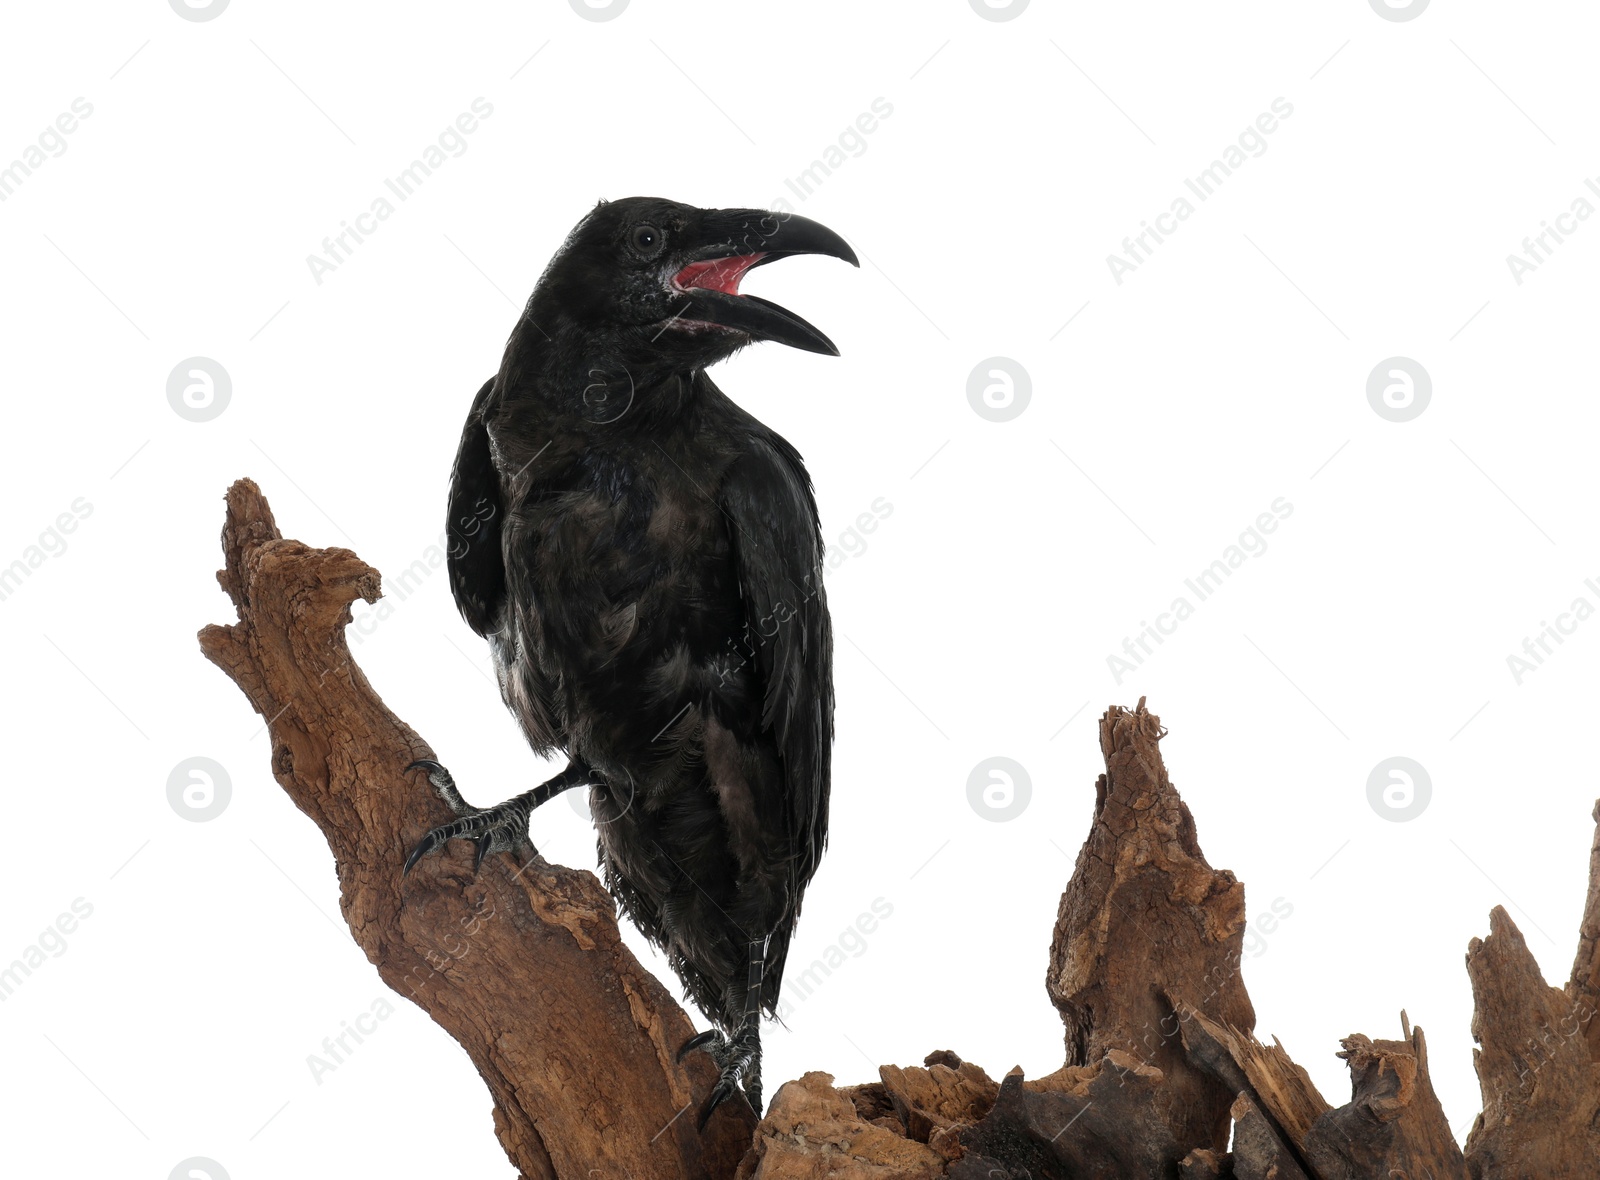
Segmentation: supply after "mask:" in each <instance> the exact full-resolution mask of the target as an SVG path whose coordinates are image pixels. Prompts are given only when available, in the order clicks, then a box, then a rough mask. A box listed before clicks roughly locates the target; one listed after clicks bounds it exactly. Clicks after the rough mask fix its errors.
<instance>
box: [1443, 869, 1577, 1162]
mask: <svg viewBox="0 0 1600 1180" xmlns="http://www.w3.org/2000/svg"><path fill="white" fill-rule="evenodd" d="M1591 894H1592V890H1591ZM1591 900H1593V898H1592V896H1591ZM1467 974H1468V975H1469V976H1470V977H1471V979H1472V994H1473V999H1474V1001H1475V1003H1476V1009H1477V1010H1476V1013H1475V1014H1474V1016H1473V1020H1472V1035H1473V1037H1474V1038H1476V1039H1477V1041H1478V1043H1479V1048H1478V1049H1477V1050H1476V1051H1475V1052H1474V1053H1473V1058H1474V1063H1475V1064H1476V1065H1477V1069H1478V1084H1479V1087H1480V1089H1482V1091H1483V1113H1482V1114H1480V1115H1479V1116H1478V1117H1477V1120H1476V1121H1475V1122H1474V1123H1473V1125H1472V1131H1471V1133H1470V1134H1469V1135H1468V1136H1467V1160H1468V1162H1469V1163H1470V1165H1471V1167H1472V1174H1473V1175H1474V1176H1476V1177H1484V1176H1495V1177H1501V1178H1504V1180H1535V1178H1538V1180H1559V1178H1565V1177H1573V1178H1576V1177H1580V1176H1582V1177H1590V1178H1592V1177H1594V1176H1595V1175H1597V1174H1600V1163H1597V1162H1596V1161H1600V1064H1597V1063H1596V1062H1595V1060H1594V1058H1593V1057H1592V1056H1591V1050H1590V1047H1589V1041H1588V1040H1587V1039H1586V1034H1587V1033H1588V1032H1589V1031H1590V1029H1591V1028H1592V1027H1593V1026H1594V1025H1595V1024H1600V1021H1596V1020H1595V1019H1594V1014H1595V1010H1594V1009H1593V1008H1592V1007H1589V1006H1588V1002H1587V1000H1583V999H1580V1000H1577V1001H1576V1002H1574V1000H1573V999H1571V998H1570V997H1569V996H1568V994H1567V993H1566V992H1564V991H1562V989H1560V988H1557V987H1550V986H1549V985H1548V984H1546V983H1545V981H1544V977H1543V976H1542V975H1541V974H1540V973H1539V965H1538V964H1537V963H1536V962H1534V958H1533V955H1532V954H1531V953H1530V952H1529V950H1528V944H1527V943H1526V942H1524V941H1523V938H1522V932H1521V931H1519V930H1518V929H1517V927H1516V923H1514V922H1513V921H1512V920H1511V917H1510V915H1509V914H1507V913H1506V912H1505V910H1504V909H1502V908H1501V907H1500V906H1496V907H1495V908H1494V912H1493V913H1491V914H1490V915H1489V937H1487V938H1475V939H1473V940H1472V945H1471V946H1470V947H1469V948H1468V950H1467ZM1575 990H1576V989H1575Z"/></svg>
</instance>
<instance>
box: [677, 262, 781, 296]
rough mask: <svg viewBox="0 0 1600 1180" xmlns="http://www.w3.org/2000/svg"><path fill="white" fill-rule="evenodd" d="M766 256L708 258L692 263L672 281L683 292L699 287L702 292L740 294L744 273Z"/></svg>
mask: <svg viewBox="0 0 1600 1180" xmlns="http://www.w3.org/2000/svg"><path fill="white" fill-rule="evenodd" d="M765 257H766V255H765V254H735V255H733V256H732V257H731V258H708V259H706V260H704V261H703V262H691V263H690V264H689V265H688V266H686V267H684V268H683V269H682V270H680V271H679V272H678V273H677V276H676V277H675V278H674V279H673V280H672V281H673V282H674V283H676V284H677V286H678V287H679V288H680V289H682V290H689V289H690V288H693V287H698V288H699V289H701V290H702V291H720V292H721V293H722V294H724V295H737V294H738V293H739V280H740V279H742V278H744V272H745V271H747V270H749V269H750V268H751V267H752V266H754V265H755V264H756V263H758V262H760V261H761V260H762V259H763V258H765Z"/></svg>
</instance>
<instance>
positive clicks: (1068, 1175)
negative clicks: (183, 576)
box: [200, 480, 1600, 1180]
mask: <svg viewBox="0 0 1600 1180" xmlns="http://www.w3.org/2000/svg"><path fill="white" fill-rule="evenodd" d="M223 553H224V559H225V564H224V568H223V569H222V570H221V571H220V572H219V573H218V575H217V577H218V580H219V582H221V584H222V587H223V589H224V590H226V591H227V592H228V594H229V596H230V597H231V598H232V599H233V602H234V605H235V607H236V608H237V610H238V614H239V621H238V622H237V623H235V624H233V625H231V626H213V627H207V628H205V630H203V631H202V632H201V634H200V643H201V648H202V650H203V651H204V653H205V655H206V656H207V658H209V659H210V660H212V662H214V663H215V664H217V665H218V666H219V667H220V668H222V669H223V671H225V672H226V673H227V674H228V675H229V676H230V677H231V678H232V679H233V681H234V682H235V683H236V684H237V685H238V686H239V688H240V689H241V690H242V691H243V692H244V694H245V696H246V697H247V698H248V699H249V701H250V703H251V705H252V706H253V707H254V708H255V709H256V711H257V712H258V713H260V714H261V715H262V717H264V718H265V719H266V721H267V727H268V731H269V734H270V737H271V749H272V770H273V774H274V776H275V777H276V778H277V780H278V782H279V784H280V785H281V786H282V787H283V789H284V791H285V792H286V793H287V794H288V795H289V797H290V798H291V799H292V800H293V801H294V803H295V804H296V805H297V806H298V807H299V808H300V809H301V810H302V811H304V812H305V813H306V814H307V815H308V816H310V817H311V819H312V820H313V821H314V822H315V823H316V824H317V826H318V827H319V828H320V829H321V831H322V833H323V835H324V837H325V838H326V839H327V841H328V846H329V849H330V850H331V852H332V854H333V860H334V868H335V871H336V872H337V874H338V879H339V886H340V892H341V897H340V906H341V909H342V911H343V913H344V916H345V919H346V921H347V922H348V923H349V925H350V932H351V935H352V937H353V938H354V939H355V941H356V942H357V943H358V944H359V945H360V946H361V948H362V949H363V950H364V951H365V952H366V954H367V957H368V958H369V959H370V960H371V961H372V963H373V964H374V965H375V966H376V967H377V969H378V973H379V975H380V976H381V977H382V978H383V979H384V981H385V982H386V983H387V984H388V985H389V986H390V987H392V988H394V989H395V990H396V991H398V992H399V993H400V994H402V995H404V996H406V997H408V998H410V999H412V1000H414V1001H415V1002H416V1003H417V1004H418V1005H420V1006H421V1007H422V1008H423V1009H425V1010H426V1011H427V1012H428V1013H429V1015H431V1016H432V1017H433V1018H434V1020H436V1021H437V1022H438V1023H439V1024H440V1025H441V1026H443V1028H444V1029H445V1030H446V1031H447V1032H449V1033H450V1034H451V1035H452V1036H454V1037H455V1038H456V1040H457V1041H458V1042H460V1044H461V1045H462V1047H463V1048H465V1049H466V1051H467V1053H468V1055H469V1056H470V1057H471V1059H472V1061H473V1063H474V1064H475V1065H476V1066H477V1067H478V1070H479V1073H480V1074H481V1075H482V1076H483V1079H484V1081H485V1083H486V1084H487V1085H488V1087H489V1091H490V1094H491V1095H492V1097H493V1099H494V1103H495V1111H494V1125H495V1132H496V1134H497V1135H498V1136H499V1139H500V1142H501V1144H502V1146H503V1147H504V1148H505V1151H506V1154H507V1155H508V1156H509V1157H510V1159H511V1160H512V1162H513V1163H514V1164H515V1165H516V1166H517V1167H518V1168H519V1169H520V1170H521V1173H522V1175H523V1176H524V1177H526V1178H529V1180H532V1178H535V1177H537V1178H540V1180H562V1178H574V1180H575V1178H580V1177H581V1178H583V1180H588V1178H589V1177H591V1176H596V1175H603V1176H616V1177H634V1178H636V1180H645V1178H649V1180H657V1178H661V1180H680V1178H681V1180H824V1178H826V1180H936V1178H938V1177H948V1178H949V1180H1008V1178H1021V1177H1028V1178H1029V1180H1368V1178H1377V1180H1468V1177H1469V1176H1470V1178H1471V1180H1535V1178H1537V1180H1565V1178H1568V1177H1570V1178H1572V1180H1577V1178H1579V1177H1583V1178H1585V1180H1593V1178H1594V1177H1597V1176H1600V1021H1597V1020H1595V1019H1593V1017H1594V1015H1595V1012H1596V1009H1597V1007H1600V831H1597V835H1596V840H1595V843H1594V845H1593V848H1592V852H1591V862H1590V883H1589V894H1588V898H1587V903H1586V905H1585V909H1584V915H1583V921H1582V926H1581V929H1580V932H1579V943H1578V952H1577V957H1576V961H1575V963H1574V966H1573V971H1572V977H1571V979H1570V980H1569V981H1568V982H1567V984H1566V986H1565V987H1564V988H1554V987H1551V986H1549V985H1548V984H1546V983H1545V981H1544V979H1543V978H1542V976H1541V975H1540V973H1539V969H1538V966H1537V964H1536V963H1535V962H1534V960H1533V957H1532V955H1531V954H1530V953H1529V952H1528V948H1527V946H1526V944H1525V943H1524V942H1523V939H1522V936H1521V934H1520V933H1519V932H1518V931H1517V928H1516V926H1515V925H1514V924H1513V923H1512V921H1511V919H1510V917H1509V916H1507V914H1506V913H1505V911H1504V910H1501V909H1496V910H1495V911H1494V912H1493V914H1492V915H1491V917H1490V933H1489V935H1488V936H1487V937H1486V938H1483V939H1474V940H1473V942H1472V945H1471V947H1470V948H1469V950H1468V954H1467V970H1468V975H1469V977H1470V979H1471V982H1472V987H1473V994H1474V998H1475V1001H1476V1015H1475V1016H1474V1019H1473V1025H1472V1034H1473V1036H1474V1037H1475V1038H1476V1039H1477V1041H1478V1043H1479V1046H1480V1047H1479V1049H1478V1052H1477V1055H1476V1059H1477V1069H1478V1076H1479V1083H1480V1087H1481V1089H1482V1092H1483V1102H1484V1107H1483V1113H1482V1114H1481V1115H1480V1116H1479V1118H1478V1120H1477V1122H1476V1124H1475V1125H1474V1127H1473V1130H1472V1134H1471V1136H1470V1137H1469V1139H1468V1143H1467V1151H1466V1153H1465V1155H1463V1153H1462V1152H1461V1150H1460V1149H1459V1148H1458V1147H1457V1146H1456V1143H1455V1141H1454V1140H1453V1139H1452V1137H1451V1135H1450V1131H1449V1127H1448V1125H1447V1123H1446V1121H1445V1118H1444V1113H1443V1111H1442V1110H1441V1109H1440V1106H1439V1102H1438V1099H1437V1097H1436V1096H1435V1094H1434V1092H1433V1087H1432V1083H1431V1080H1430V1078H1429V1074H1428V1058H1427V1046H1426V1042H1425V1041H1424V1039H1423V1036H1422V1030H1421V1029H1412V1028H1410V1027H1409V1025H1406V1027H1405V1029H1404V1036H1403V1037H1402V1038H1401V1039H1399V1040H1393V1041H1389V1040H1376V1041H1375V1040H1372V1039H1370V1038H1368V1037H1366V1036H1362V1035H1360V1034H1355V1035H1352V1036H1350V1037H1347V1038H1345V1040H1344V1042H1343V1052H1342V1053H1341V1054H1340V1055H1341V1056H1342V1057H1344V1058H1345V1059H1346V1061H1347V1062H1348V1063H1349V1068H1350V1073H1351V1083H1352V1096H1351V1100H1350V1101H1349V1102H1348V1103H1346V1104H1345V1105H1343V1106H1341V1107H1338V1108H1337V1109H1335V1108H1333V1107H1331V1106H1330V1105H1329V1104H1328V1103H1327V1102H1326V1101H1325V1100H1324V1099H1323V1097H1322V1096H1321V1095H1320V1094H1318V1093H1317V1091H1316V1088H1315V1087H1314V1086H1313V1085H1312V1084H1311V1081H1310V1078H1309V1077H1308V1076H1307V1074H1306V1072H1305V1071H1304V1070H1303V1069H1301V1068H1300V1067H1299V1066H1297V1065H1296V1064H1295V1063H1294V1062H1293V1061H1292V1060H1291V1059H1290V1058H1289V1055H1288V1053H1287V1052H1286V1051H1285V1050H1284V1048H1283V1046H1282V1045H1280V1044H1278V1043H1277V1042H1276V1041H1274V1043H1273V1044H1272V1045H1270V1046H1269V1045H1264V1044H1262V1043H1261V1042H1259V1041H1257V1040H1256V1038H1255V1037H1254V1035H1253V1029H1254V1024H1255V1013H1254V1009H1253V1008H1252V1006H1251V1003H1250V998H1249V995H1248V994H1247V992H1246V990H1245V985H1244V981H1243V979H1242V977H1241V976H1240V973H1239V965H1240V959H1241V952H1242V948H1243V937H1244V929H1245V927H1244V922H1245V898H1244V887H1243V885H1241V884H1240V883H1239V881H1238V880H1236V879H1235V878H1234V876H1233V874H1232V873H1230V872H1228V871H1226V870H1216V869H1213V868H1211V866H1210V865H1209V864H1208V863H1207V862H1206V859H1205V856H1204V854H1203V853H1202V852H1201V850H1200V844H1199V839H1198V836H1197V833H1196V828H1195V823H1194V819H1193V817H1192V816H1191V815H1190V813H1189V810H1188V808H1187V807H1186V806H1185V805H1184V803H1183V800H1182V799H1181V798H1179V796H1178V793H1177V791H1176V789H1175V788H1174V787H1173V786H1172V783H1171V781H1170V779H1169V778H1168V777H1167V772H1166V769H1165V766H1164V765H1163V763H1162V759H1161V754H1160V750H1159V745H1158V743H1159V741H1160V739H1161V737H1162V736H1163V735H1164V733H1165V731H1164V730H1163V729H1162V727H1161V723H1160V720H1159V719H1158V718H1157V717H1156V716H1154V715H1153V714H1151V713H1149V712H1148V711H1147V710H1146V709H1145V707H1144V702H1143V701H1142V700H1141V701H1140V702H1139V704H1138V706H1137V707H1136V708H1134V709H1132V710H1127V709H1122V708H1118V707H1112V708H1111V709H1110V710H1108V711H1107V713H1106V714H1105V716H1104V717H1103V718H1102V720H1101V725H1100V740H1101V749H1102V752H1103V753H1104V755H1105V760H1106V772H1105V774H1103V775H1102V776H1100V779H1099V782H1098V783H1097V784H1096V807H1095V818H1094V823H1093V826H1092V827H1091V829H1090V832H1089V835H1088V838H1087V839H1086V840H1085V841H1084V844H1083V849H1082V851H1081V852H1080V854H1079V856H1078V861H1077V865H1076V868H1075V870H1074V872H1073V875H1072V879H1071V880H1070V881H1069V882H1068V884H1067V886H1066V889H1065V891H1064V892H1063V894H1062V897H1061V903H1060V907H1059V909H1058V912H1057V919H1056V925H1055V929H1054V932H1053V937H1052V943H1051V948H1050V963H1049V970H1048V973H1047V976H1046V993H1047V995H1048V996H1049V999H1050V1000H1051V1002H1052V1003H1053V1004H1054V1005H1055V1007H1056V1009H1057V1010H1058V1011H1059V1013H1060V1015H1061V1018H1062V1021H1063V1023H1064V1025H1065V1027H1066V1036H1065V1042H1066V1054H1065V1062H1064V1064H1063V1066H1062V1067H1061V1068H1060V1069H1058V1070H1057V1071H1056V1072H1054V1073H1052V1074H1049V1075H1047V1076H1045V1077H1042V1078H1037V1079H1033V1080H1025V1079H1024V1078H1023V1077H1022V1074H1021V1072H1020V1071H1019V1070H1012V1071H1011V1072H1010V1073H1008V1074H1007V1075H1006V1076H1005V1077H1004V1078H1003V1079H1002V1081H1001V1082H999V1083H998V1084H997V1083H996V1082H994V1081H993V1080H992V1079H991V1078H990V1077H989V1075H988V1074H986V1073H985V1072H984V1071H983V1070H982V1069H981V1068H979V1067H978V1066H977V1065H974V1064H972V1063H970V1062H964V1061H962V1060H961V1058H960V1057H958V1056H957V1055H956V1054H954V1053H952V1052H949V1051H948V1050H940V1051H937V1052H935V1053H932V1054H930V1055H929V1056H928V1057H927V1058H926V1059H925V1060H924V1062H923V1064H922V1065H921V1066H910V1067H904V1068H902V1067H898V1066H893V1065H885V1066H883V1067H882V1068H881V1069H880V1071H879V1079H878V1080H877V1081H874V1082H869V1083H866V1084H864V1085H858V1086H846V1087H842V1088H835V1087H834V1085H833V1079H832V1078H831V1077H830V1076H829V1075H827V1074H824V1073H808V1074H806V1075H805V1076H804V1077H802V1078H800V1079H798V1080H797V1081H793V1082H789V1083H788V1084H786V1085H784V1086H782V1087H780V1088H779V1089H778V1091H777V1093H776V1094H775V1095H774V1096H773V1099H772V1103H771V1106H770V1108H769V1110H768V1111H767V1113H766V1117H765V1118H763V1119H761V1120H760V1121H759V1123H758V1122H757V1120H756V1118H755V1116H754V1114H753V1112H751V1110H750V1109H749V1107H748V1105H747V1104H746V1103H744V1102H743V1100H742V1099H735V1100H734V1101H733V1102H730V1103H729V1104H727V1105H726V1106H724V1107H723V1108H722V1109H721V1110H720V1111H719V1113H718V1114H717V1115H716V1116H715V1117H714V1118H713V1119H712V1120H711V1123H710V1124H709V1126H708V1127H707V1130H706V1132H705V1134H704V1135H703V1136H702V1135H699V1134H697V1133H696V1132H695V1130H694V1119H693V1118H692V1117H691V1116H688V1111H689V1109H690V1108H691V1106H693V1105H694V1104H695V1103H696V1101H697V1099H699V1098H700V1097H703V1096H704V1095H705V1093H706V1092H707V1091H708V1090H709V1089H710V1087H711V1085H712V1083H713V1081H714V1067H713V1066H712V1065H711V1063H710V1062H709V1061H708V1060H706V1059H705V1058H704V1057H703V1056H700V1055H695V1056H693V1057H691V1058H690V1060H689V1062H688V1063H686V1065H685V1066H682V1067H680V1066H678V1065H676V1064H675V1063H674V1061H673V1051H674V1050H675V1048H676V1047H677V1046H678V1045H679V1044H680V1043H681V1042H682V1041H683V1040H684V1039H685V1038H686V1037H688V1036H689V1035H690V1033H691V1031H692V1026H691V1025H690V1022H689V1019H688V1017H687V1016H686V1015H685V1014H684V1012H683V1011H682V1009H681V1008H679V1007H678V1005H677V1004H676V1003H674V1002H673V1000H672V998H671V996H670V995H669V994H668V993H667V991H666V989H665V988H664V987H662V985H661V984H660V983H659V982H658V981H657V980H656V979H655V978H654V977H653V976H652V975H651V974H650V973H649V972H647V971H645V970H644V969H643V968H642V967H641V966H640V964H639V963H638V961H637V960H636V959H635V958H634V957H633V955H632V954H631V953H630V952H629V951H628V950H627V948H626V947H624V946H623V945H622V942H621V940H620V938H619V937H618V932H617V924H616V917H615V912H614V909H613V906H612V902H611V899H610V897H609V896H608V895H607V894H606V892H605V890H604V889H603V888H602V887H601V886H600V883H599V882H598V881H597V880H596V879H595V877H594V876H593V874H591V873H588V872H581V871H577V870H573V869H568V868H563V867H560V866H557V865H551V864H549V863H547V862H546V861H544V860H543V859H542V858H538V857H536V858H535V859H534V860H533V861H532V862H531V863H529V864H527V865H520V864H518V863H517V861H516V859H515V858H514V857H513V856H512V855H511V854H500V855H495V856H491V857H489V858H488V859H487V860H486V861H485V862H484V865H483V868H482V871H481V872H479V873H478V874H477V875H476V876H474V875H473V873H472V871H471V864H470V855H471V854H470V849H469V848H468V847H467V846H466V845H464V844H462V845H459V846H457V845H452V846H451V847H450V848H449V849H448V850H447V851H446V853H445V854H444V855H442V856H439V857H435V858H430V859H429V860H425V861H424V862H422V864H421V865H420V866H419V867H418V869H417V870H416V871H415V872H414V873H413V874H412V875H411V876H410V877H409V878H405V877H402V876H401V873H400V866H401V864H402V862H403V859H404V855H405V852H406V850H407V849H408V848H409V847H410V846H411V845H412V844H413V843H414V842H415V841H416V840H417V839H419V838H420V837H421V836H422V834H423V833H424V832H426V831H427V830H428V829H429V828H430V827H432V826H433V825H435V824H437V823H440V822H442V821H444V820H445V819H447V818H448V816H449V813H448V811H447V809H446V808H445V806H444V804H443V803H442V802H441V801H440V800H439V799H438V798H437V796H436V795H435V794H434V792H433V790H432V789H431V788H430V787H429V786H428V785H427V783H426V782H425V780H424V779H423V777H422V775H421V774H420V772H412V773H410V774H407V773H406V772H405V770H404V767H405V766H406V765H407V764H408V763H409V762H410V761H411V760H412V759H414V758H419V757H431V756H432V754H433V751H432V750H430V749H429V747H428V746H427V744H426V743H425V742H423V741H422V739H421V738H420V737H418V736H417V734H416V733H415V732H413V731H412V730H411V729H410V727H408V726H407V725H406V724H405V723H403V722H402V721H400V720H399V719H398V718H396V717H395V716H394V715H393V714H392V713H390V712H389V711H388V710H387V709H386V708H385V707H384V705H383V702H382V701H381V700H380V699H379V698H378V696H377V694H376V693H375V692H374V691H373V688H372V686H371V685H370V684H369V683H368V682H367V680H366V677H365V676H364V675H363V674H362V672H361V670H360V669H359V668H358V667H357V666H356V665H355V664H354V662H353V661H352V660H351V657H350V652H349V648H348V647H347V646H346V644H345V638H344V628H345V626H346V625H347V624H348V623H349V622H350V604H351V603H352V602H354V601H355V600H356V599H357V598H361V599H365V600H366V601H368V602H372V601H375V600H376V599H377V597H378V596H379V593H380V587H379V576H378V573H377V571H376V570H374V569H372V568H371V567H370V566H368V565H366V564H365V563H363V562H362V561H361V560H360V559H359V558H357V557H356V556H355V554H353V553H351V552H349V551H348V550H345V549H312V548H309V547H307V546H305V545H302V544H301V543H299V542H298V541H290V540H285V539H283V538H282V537H281V536H280V535H279V533H278V530H277V527H276V525H275V524H274V523H273V519H272V514H271V511H270V510H269V508H268V507H267V503H266V501H265V499H264V498H263V497H262V495H261V492H260V489H259V488H257V487H256V485H255V484H254V483H252V482H251V481H249V480H240V481H239V482H237V483H236V484H234V486H233V487H232V488H231V489H229V492H228V496H227V514H226V521H225V523H224V527H223ZM1596 821H1597V823H1600V806H1597V809H1596ZM1402 1021H1403V1023H1404V1017H1403V1014H1402ZM1230 1138H1231V1145H1230Z"/></svg>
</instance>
